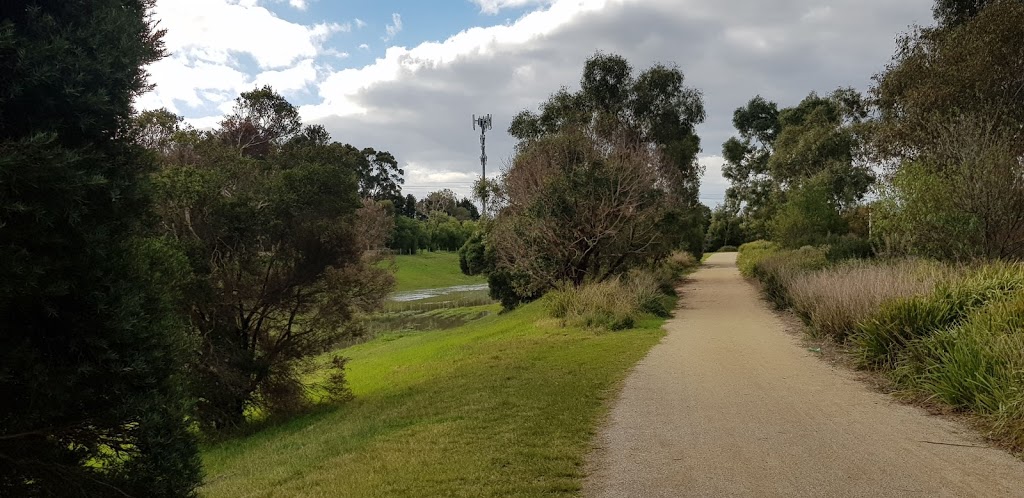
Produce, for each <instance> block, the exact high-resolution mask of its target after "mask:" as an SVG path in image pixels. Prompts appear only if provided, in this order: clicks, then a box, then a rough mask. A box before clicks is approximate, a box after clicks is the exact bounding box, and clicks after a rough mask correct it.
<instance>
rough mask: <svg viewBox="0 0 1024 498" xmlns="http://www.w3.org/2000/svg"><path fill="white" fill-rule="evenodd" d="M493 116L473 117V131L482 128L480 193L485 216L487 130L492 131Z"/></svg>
mask: <svg viewBox="0 0 1024 498" xmlns="http://www.w3.org/2000/svg"><path fill="white" fill-rule="evenodd" d="M491 124H492V123H491V115H490V114H488V115H486V116H480V117H479V118H478V117H476V114H474V115H473V130H474V131H475V130H476V129H477V128H480V178H481V179H482V181H483V183H481V185H483V187H484V188H483V189H482V191H481V192H480V196H481V199H480V203H481V205H482V208H483V214H484V215H485V216H486V215H487V130H490V129H491Z"/></svg>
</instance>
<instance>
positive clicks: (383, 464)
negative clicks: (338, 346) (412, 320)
mask: <svg viewBox="0 0 1024 498" xmlns="http://www.w3.org/2000/svg"><path fill="white" fill-rule="evenodd" d="M660 324H661V321H660V320H655V319H650V320H647V321H645V322H643V323H641V324H639V325H641V328H638V329H634V330H630V331H625V332H619V333H602V332H595V331H582V330H577V329H563V328H560V327H558V326H557V325H556V324H555V323H554V322H553V321H552V320H550V319H548V318H546V314H545V313H544V310H543V308H542V307H541V306H540V305H539V304H533V305H529V306H526V307H524V308H522V309H519V310H517V311H515V312H512V313H508V314H503V315H495V316H490V317H487V318H484V319H482V320H479V321H477V322H473V323H471V324H468V325H466V326H464V327H460V328H457V329H452V330H448V331H443V332H427V333H418V334H408V335H397V334H396V335H387V336H383V337H380V338H378V339H376V340H374V341H371V342H369V343H366V344H362V345H359V346H355V347H353V348H350V349H348V350H345V351H344V354H345V355H346V356H348V357H350V358H351V359H352V361H351V363H350V364H349V379H350V382H351V385H352V389H353V391H354V392H355V395H356V399H355V400H354V401H352V402H350V403H348V404H346V405H344V406H342V407H340V408H336V409H334V410H332V411H327V412H323V413H318V414H314V415H309V416H305V417H301V418H299V419H296V420H292V421H290V422H288V423H286V424H284V425H280V426H276V427H272V428H269V429H267V430H264V431H263V432H260V433H258V434H255V435H252V436H249V437H246V438H241V439H236V440H232V441H228V442H226V443H222V444H220V445H218V446H215V447H212V448H207V449H206V450H205V452H204V463H205V466H206V471H207V482H208V484H207V485H206V487H205V488H203V490H202V491H203V494H204V495H207V496H217V497H220V496H389V497H390V496H399V497H400V496H410V497H412V496H466V497H483V496H510V495H515V496H541V495H544V496H552V495H562V496H568V495H573V494H575V493H576V492H577V491H578V489H579V486H580V479H581V477H582V464H583V461H584V458H585V455H586V453H587V451H588V450H589V445H588V442H589V441H590V438H591V436H592V434H593V431H594V430H595V427H596V424H597V423H598V422H599V420H600V416H601V415H602V413H603V412H604V410H605V407H606V405H605V403H604V400H605V398H606V396H608V395H609V394H610V393H611V392H612V391H613V390H614V389H615V388H616V386H617V385H618V383H619V382H620V381H621V379H622V378H624V376H625V374H626V372H627V370H628V369H629V368H630V367H631V366H632V365H633V364H634V363H636V362H637V361H638V360H639V359H640V358H641V357H643V355H644V354H645V353H646V352H647V350H648V349H649V348H650V347H651V346H653V345H654V344H655V343H657V342H658V340H659V339H660V338H661V337H662V335H663V332H662V331H661V329H660V328H659V326H660Z"/></svg>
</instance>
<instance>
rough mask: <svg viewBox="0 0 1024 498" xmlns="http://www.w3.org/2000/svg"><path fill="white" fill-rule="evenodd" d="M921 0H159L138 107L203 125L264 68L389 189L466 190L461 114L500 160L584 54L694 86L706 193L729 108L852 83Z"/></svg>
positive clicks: (865, 73) (875, 63)
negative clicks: (392, 168) (656, 70)
mask: <svg viewBox="0 0 1024 498" xmlns="http://www.w3.org/2000/svg"><path fill="white" fill-rule="evenodd" d="M931 4H932V2H931V0H900V1H892V0H832V1H818V0H772V1H770V2H769V1H763V0H431V1H427V0H403V1H383V0H157V3H156V8H155V12H154V17H155V18H156V19H157V20H158V21H159V27H160V28H161V29H165V30H167V34H166V35H165V38H164V41H165V43H166V45H167V49H168V53H169V55H168V57H166V58H164V59H163V60H161V61H159V62H156V63H154V64H152V65H151V66H150V67H149V68H148V71H149V73H150V82H151V83H153V84H155V85H156V86H155V88H154V90H153V91H151V92H150V93H147V94H145V95H143V96H141V97H140V98H139V99H138V101H137V106H138V107H139V108H140V109H154V108H160V107H166V108H168V109H170V110H171V111H173V112H175V113H177V114H180V115H182V116H184V117H185V118H186V119H187V121H188V122H190V123H191V124H193V125H194V126H196V127H199V128H210V127H214V126H216V124H217V123H218V122H219V121H220V119H221V117H222V116H223V115H224V114H226V113H228V112H230V110H231V107H232V105H233V103H234V99H235V98H236V97H237V96H238V95H239V93H241V92H244V91H248V90H251V89H253V88H255V87H257V86H262V85H266V84H269V85H271V86H272V87H273V88H274V89H275V90H277V91H278V92H279V93H280V94H282V95H283V96H284V97H285V98H287V99H288V100H289V102H291V103H292V104H294V105H296V106H297V107H298V108H299V109H300V113H301V115H302V118H303V121H304V122H305V123H307V124H313V123H319V124H322V125H324V126H325V127H326V128H327V130H328V131H329V132H330V133H331V135H332V138H333V139H334V140H336V141H339V142H344V143H351V144H353V145H355V146H357V147H360V148H363V147H373V148H375V149H377V150H387V151H390V152H391V153H393V154H394V155H395V157H396V158H397V159H398V160H399V162H400V163H401V164H402V167H403V168H404V169H405V179H406V184H405V187H404V189H403V190H404V191H405V192H406V193H412V194H413V195H416V196H417V197H422V196H423V195H424V194H426V193H428V192H431V191H434V190H439V189H442V188H451V189H452V190H454V191H456V192H457V193H459V194H461V195H468V194H469V190H470V185H471V184H472V182H473V180H475V179H476V178H477V177H478V176H479V174H480V163H479V154H480V150H479V138H478V137H479V135H478V132H474V131H473V128H472V116H473V115H474V114H477V115H481V114H491V115H493V118H494V129H493V130H491V131H490V132H489V133H488V140H487V143H488V151H487V154H488V156H489V158H490V161H489V163H488V168H487V171H488V177H491V176H492V175H493V174H494V172H496V171H498V170H500V169H501V168H503V167H507V165H508V164H509V163H510V161H511V158H512V153H513V146H514V142H513V140H512V138H511V137H510V136H509V135H508V133H507V132H506V130H507V128H508V124H509V121H510V120H511V118H512V117H513V116H514V115H515V114H516V113H518V112H519V111H521V110H523V109H531V110H535V109H536V108H537V106H538V105H539V104H540V103H541V102H543V101H544V100H545V99H546V98H547V97H548V96H549V95H550V94H551V93H553V92H555V91H557V90H558V89H559V88H561V87H563V86H564V87H567V88H569V89H570V90H573V89H578V87H579V78H580V74H581V72H582V69H583V63H584V62H585V61H586V59H587V58H588V57H589V56H591V55H593V54H595V53H597V52H604V53H616V54H619V55H622V56H625V57H626V58H627V59H628V60H629V61H630V63H631V64H632V65H633V67H634V69H635V70H636V71H641V70H643V69H645V68H647V67H649V66H651V65H653V64H655V63H665V64H670V65H675V66H677V67H678V68H679V69H680V70H681V71H682V72H683V74H684V75H685V77H686V84H687V85H688V86H690V87H693V88H696V89H698V90H700V91H701V92H702V93H703V95H704V102H705V107H706V109H707V115H708V118H707V120H706V121H705V123H703V124H702V125H700V126H699V127H698V128H697V131H698V134H699V135H700V137H701V144H702V149H703V150H702V152H701V154H700V157H699V160H700V162H701V164H702V165H704V166H705V168H706V172H705V176H704V179H703V181H702V186H701V200H702V202H704V203H705V204H708V205H711V206H714V205H716V204H718V203H719V202H721V200H722V199H723V197H724V193H725V189H726V188H727V187H728V183H727V182H726V181H725V180H724V179H723V178H722V176H721V165H722V162H723V161H722V158H721V145H722V143H723V142H724V141H725V140H726V139H728V138H729V137H730V136H732V135H733V133H734V130H733V128H732V114H733V111H734V110H735V109H736V108H737V107H740V106H742V105H744V104H745V103H746V102H747V101H748V100H750V98H751V97H753V96H755V95H762V96H764V97H765V98H767V99H769V100H772V101H775V102H778V103H779V104H780V106H783V107H785V106H790V105H794V104H796V103H798V102H799V101H800V100H801V99H802V98H803V97H805V96H806V95H807V94H808V93H809V92H811V91H816V92H818V93H822V94H824V93H829V92H831V91H832V90H834V89H836V88H838V87H840V86H852V87H854V88H857V89H860V90H866V89H867V88H868V87H869V85H870V83H871V77H872V76H873V75H875V74H877V73H878V72H880V71H882V70H883V69H884V67H885V65H886V64H887V63H888V62H889V60H890V59H891V57H892V54H893V52H894V50H895V46H896V38H897V36H898V35H899V34H900V33H901V32H905V31H907V30H908V29H909V28H910V27H911V26H913V25H916V24H917V25H920V24H930V23H931Z"/></svg>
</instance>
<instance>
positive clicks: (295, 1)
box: [288, 0, 309, 10]
mask: <svg viewBox="0 0 1024 498" xmlns="http://www.w3.org/2000/svg"><path fill="white" fill-rule="evenodd" d="M288 5H291V6H292V7H295V8H296V9H299V10H306V7H309V5H307V4H306V0H288Z"/></svg>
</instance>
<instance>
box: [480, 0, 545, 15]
mask: <svg viewBox="0 0 1024 498" xmlns="http://www.w3.org/2000/svg"><path fill="white" fill-rule="evenodd" d="M473 3H475V4H477V5H479V6H480V12H483V13H484V14H491V15H494V14H497V13H499V12H501V11H502V10H504V9H515V8H520V7H526V6H528V5H539V4H544V3H550V0H473Z"/></svg>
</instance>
